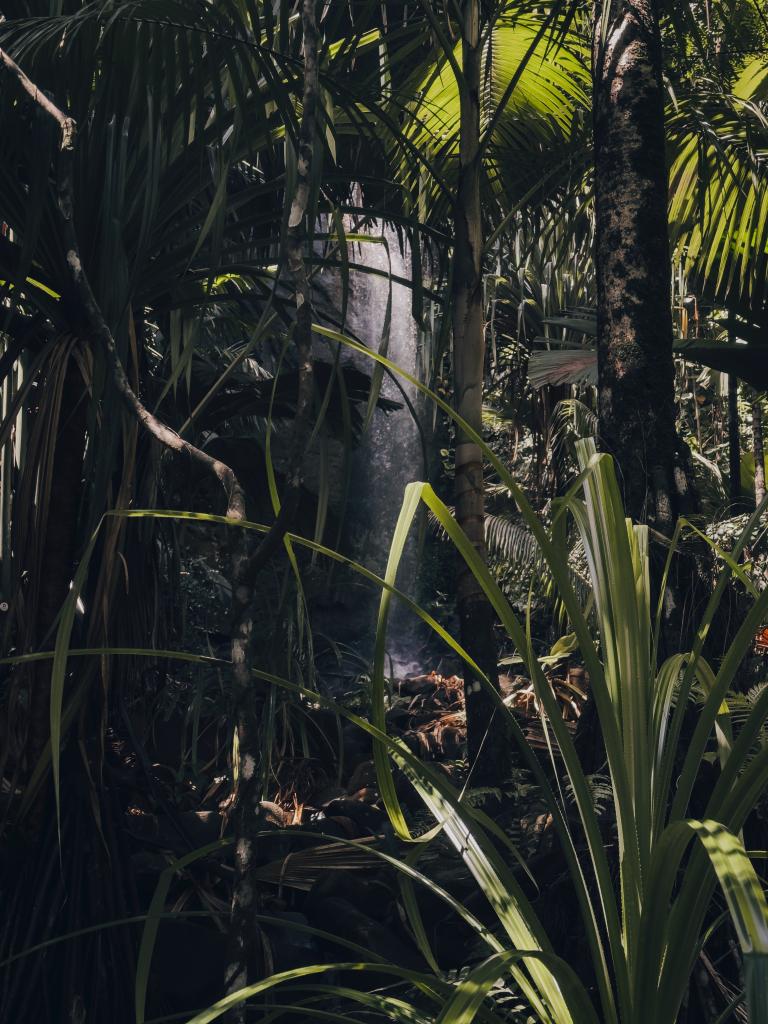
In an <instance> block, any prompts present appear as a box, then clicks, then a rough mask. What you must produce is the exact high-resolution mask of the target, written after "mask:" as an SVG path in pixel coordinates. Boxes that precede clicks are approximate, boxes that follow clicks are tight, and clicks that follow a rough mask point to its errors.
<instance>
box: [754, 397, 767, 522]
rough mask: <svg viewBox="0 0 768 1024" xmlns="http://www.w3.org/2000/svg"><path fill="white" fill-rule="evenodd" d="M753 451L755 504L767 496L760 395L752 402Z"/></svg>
mask: <svg viewBox="0 0 768 1024" xmlns="http://www.w3.org/2000/svg"><path fill="white" fill-rule="evenodd" d="M752 452H753V454H754V456H755V505H759V504H760V502H761V501H762V500H763V498H764V497H765V449H764V448H763V407H762V402H761V400H760V396H759V395H755V398H754V401H753V402H752Z"/></svg>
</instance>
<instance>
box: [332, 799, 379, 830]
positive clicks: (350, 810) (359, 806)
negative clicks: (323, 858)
mask: <svg viewBox="0 0 768 1024" xmlns="http://www.w3.org/2000/svg"><path fill="white" fill-rule="evenodd" d="M324 811H325V815H326V817H327V818H346V819H348V820H351V821H353V822H354V824H355V825H356V826H357V828H359V829H360V834H361V835H374V836H375V835H381V833H382V832H383V831H384V830H385V826H386V824H387V816H386V815H385V814H384V812H383V811H380V810H379V809H378V808H376V807H371V805H370V804H367V803H364V802H363V801H362V800H352V799H349V798H347V799H340V800H332V801H331V802H330V803H329V804H326V806H325V808H324Z"/></svg>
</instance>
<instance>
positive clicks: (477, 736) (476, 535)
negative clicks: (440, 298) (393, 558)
mask: <svg viewBox="0 0 768 1024" xmlns="http://www.w3.org/2000/svg"><path fill="white" fill-rule="evenodd" d="M463 11H464V25H463V36H462V69H463V79H464V81H463V84H462V88H461V139H460V148H459V183H458V192H457V196H456V207H455V229H454V231H455V233H454V254H453V285H452V294H451V301H452V326H453V375H454V379H453V386H454V401H455V404H456V410H457V412H458V413H459V415H460V416H462V418H463V419H465V420H466V421H467V423H468V424H469V425H470V426H471V427H472V428H473V429H474V430H475V431H477V432H478V433H481V432H482V411H483V377H484V366H485V328H484V323H483V281H482V266H481V261H482V245H483V239H482V214H481V207H480V63H481V51H480V4H479V2H478V0H465V3H464V5H463ZM455 468H456V473H455V489H456V519H457V521H458V523H459V525H460V526H461V528H462V529H463V530H464V532H465V533H466V535H467V537H468V538H469V540H470V542H471V543H472V545H473V546H474V548H475V550H476V551H477V552H478V554H479V555H480V557H481V558H482V559H483V560H485V557H486V551H485V508H484V483H483V457H482V452H481V450H480V447H479V446H478V445H477V444H476V443H475V442H474V441H472V440H471V439H470V438H469V437H468V436H466V435H465V434H463V433H462V432H461V431H457V436H456V467H455ZM456 603H457V609H458V614H459V620H460V624H461V642H462V644H463V646H464V647H465V648H466V650H467V651H468V653H469V654H471V655H472V657H473V658H474V660H475V661H476V662H477V664H478V665H479V666H480V668H482V670H483V671H484V672H485V673H486V674H487V675H488V677H489V678H490V679H491V680H492V681H493V682H494V684H495V683H496V681H497V650H496V641H495V638H494V635H493V610H492V608H491V606H490V604H489V603H488V601H487V600H486V597H485V595H484V594H483V592H482V589H481V588H480V585H479V584H478V583H477V581H476V580H475V578H474V576H473V575H472V573H471V572H470V571H469V569H468V568H467V567H466V565H465V564H464V562H463V561H462V562H461V563H460V566H459V571H458V579H457V585H456ZM464 692H465V697H466V711H467V743H468V747H469V757H470V760H471V761H472V762H473V764H474V766H475V772H474V779H475V781H482V782H493V781H497V782H498V781H499V780H500V778H501V777H503V775H504V773H505V770H506V766H507V765H508V763H509V762H508V757H509V755H508V751H509V745H508V743H507V742H506V731H505V730H504V728H503V718H502V716H501V715H498V714H497V715H496V716H494V707H495V705H494V703H493V698H492V697H491V696H490V695H489V694H488V693H487V691H486V690H485V688H484V687H483V686H482V684H481V683H480V681H479V680H478V679H475V678H473V675H472V673H471V672H470V671H469V670H468V669H467V670H465V683H464Z"/></svg>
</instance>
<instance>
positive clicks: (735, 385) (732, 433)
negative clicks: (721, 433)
mask: <svg viewBox="0 0 768 1024" xmlns="http://www.w3.org/2000/svg"><path fill="white" fill-rule="evenodd" d="M728 497H729V498H730V499H731V505H734V506H735V505H738V504H739V501H740V498H741V443H740V438H739V381H738V379H737V378H736V377H734V375H733V374H732V373H729V374H728Z"/></svg>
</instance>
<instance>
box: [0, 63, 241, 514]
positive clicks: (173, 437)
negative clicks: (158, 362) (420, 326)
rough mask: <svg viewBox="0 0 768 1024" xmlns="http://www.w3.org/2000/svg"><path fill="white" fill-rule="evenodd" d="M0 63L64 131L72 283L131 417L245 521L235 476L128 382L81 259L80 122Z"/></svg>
mask: <svg viewBox="0 0 768 1024" xmlns="http://www.w3.org/2000/svg"><path fill="white" fill-rule="evenodd" d="M0 63H1V64H2V66H3V67H4V68H5V69H6V71H8V72H9V73H10V74H11V75H13V76H14V78H15V79H16V81H17V82H18V83H19V85H20V86H21V88H22V89H23V90H24V92H26V93H27V95H28V96H29V97H30V98H31V99H32V101H33V102H34V103H35V104H36V105H37V106H38V107H39V108H40V109H41V110H43V111H44V112H45V113H46V114H47V115H48V116H49V117H51V118H52V119H53V120H54V121H55V122H56V124H57V125H58V127H59V131H60V133H61V141H60V144H59V168H58V175H57V193H58V197H57V198H58V207H59V214H60V216H61V220H62V225H63V228H64V240H65V244H66V247H67V256H66V258H67V265H68V267H69V272H70V277H71V279H72V283H73V285H74V288H75V294H76V295H77V298H78V299H79V301H80V304H81V306H82V310H83V313H84V314H85V319H86V323H87V325H88V329H89V331H90V332H91V334H92V335H93V336H94V338H97V339H98V340H99V341H100V342H101V345H102V347H103V349H104V353H105V355H106V357H107V363H108V365H109V369H110V371H111V375H112V380H113V383H114V385H115V387H116V389H117V392H118V394H119V395H120V398H121V399H122V401H123V403H124V404H125V406H126V407H127V408H128V410H129V411H130V413H131V414H132V415H133V416H134V417H135V418H136V419H137V420H138V421H139V423H140V424H141V426H142V427H143V428H144V429H145V430H146V431H147V432H148V433H149V434H150V435H151V436H152V437H154V438H155V439H156V440H157V441H159V442H160V444H162V445H163V446H164V447H165V448H169V449H170V450H171V451H175V452H179V453H180V454H183V455H187V456H188V457H189V458H191V459H193V460H194V461H195V462H198V463H199V464H200V465H202V466H204V467H205V468H206V469H207V470H209V472H211V473H213V475H214V476H215V477H216V478H217V480H218V481H219V482H220V483H221V485H222V487H223V488H224V491H225V493H226V495H227V516H228V517H229V518H231V519H238V520H239V519H244V518H245V494H244V492H243V489H242V487H241V486H240V483H239V481H238V479H237V477H236V476H235V473H234V471H233V470H232V469H231V468H230V467H229V466H227V465H226V463H224V462H221V461H220V460H219V459H214V458H212V457H211V456H210V455H207V454H206V453H205V452H204V451H201V450H200V449H199V448H197V447H195V445H193V444H190V443H189V441H185V440H184V439H183V438H181V437H179V435H178V434H177V433H176V432H175V431H174V430H171V428H170V427H168V426H167V425H166V424H165V423H163V422H162V421H161V420H159V419H158V418H157V417H156V416H154V415H153V414H152V413H151V412H150V411H149V410H148V409H147V408H146V406H145V405H143V403H142V402H141V400H140V399H139V397H138V395H137V394H136V393H135V392H134V390H133V388H132V387H131V385H130V382H129V380H128V377H127V376H126V373H125V370H124V368H123V364H122V362H121V361H120V356H119V354H118V351H117V346H116V345H115V339H114V338H113V337H112V332H111V331H110V329H109V327H108V326H107V323H106V321H105V319H104V316H103V314H102V312H101V309H100V308H99V304H98V302H97V301H96V298H95V296H94V294H93V290H92V289H91V285H90V282H89V280H88V276H87V274H86V273H85V270H84V268H83V264H82V260H81V258H80V246H79V244H78V241H77V232H76V231H75V222H74V200H73V187H72V165H73V159H74V151H75V140H76V137H77V123H76V121H75V119H74V118H72V117H69V116H68V115H67V114H65V113H64V112H63V111H62V110H60V109H59V108H58V107H57V106H56V104H55V103H53V102H52V101H51V100H50V99H49V98H48V97H47V96H46V95H45V94H44V93H43V92H41V90H40V89H38V87H37V86H36V85H35V83H34V82H33V81H32V80H31V79H30V78H29V77H28V76H27V75H26V74H25V73H24V71H22V69H21V68H20V67H19V65H18V64H17V63H16V62H15V61H14V60H13V58H12V57H10V56H9V55H8V54H7V53H6V52H5V51H4V50H3V49H0Z"/></svg>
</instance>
